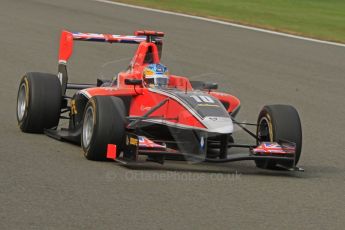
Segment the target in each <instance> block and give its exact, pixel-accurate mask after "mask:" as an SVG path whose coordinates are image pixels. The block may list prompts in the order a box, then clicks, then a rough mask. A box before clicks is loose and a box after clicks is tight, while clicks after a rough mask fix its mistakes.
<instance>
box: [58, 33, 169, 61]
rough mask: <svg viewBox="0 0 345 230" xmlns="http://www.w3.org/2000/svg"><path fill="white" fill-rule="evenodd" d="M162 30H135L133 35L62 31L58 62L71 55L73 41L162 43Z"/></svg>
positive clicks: (65, 59)
mask: <svg viewBox="0 0 345 230" xmlns="http://www.w3.org/2000/svg"><path fill="white" fill-rule="evenodd" d="M161 37H164V33H163V32H156V31H148V30H143V31H136V32H135V33H134V35H115V34H95V33H81V32H69V31H66V30H64V31H62V33H61V38H60V50H59V64H60V63H62V64H66V63H67V61H68V59H69V58H70V57H71V55H72V51H73V41H91V42H109V43H127V44H139V43H141V42H145V41H147V42H155V43H160V44H161V43H162V40H161Z"/></svg>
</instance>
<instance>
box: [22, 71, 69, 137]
mask: <svg viewBox="0 0 345 230" xmlns="http://www.w3.org/2000/svg"><path fill="white" fill-rule="evenodd" d="M61 98H62V96H61V84H60V81H59V79H58V77H57V76H56V75H54V74H49V73H37V72H32V73H26V74H25V75H24V76H23V78H22V79H21V81H20V85H19V89H18V96H17V121H18V125H19V127H20V129H21V130H22V131H23V132H28V133H42V132H43V131H44V129H48V128H53V127H56V126H57V125H58V124H59V119H60V109H61Z"/></svg>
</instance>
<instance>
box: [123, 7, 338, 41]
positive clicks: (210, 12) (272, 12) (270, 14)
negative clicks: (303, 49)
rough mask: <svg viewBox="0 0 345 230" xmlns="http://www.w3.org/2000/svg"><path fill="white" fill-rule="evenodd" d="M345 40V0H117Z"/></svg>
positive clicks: (312, 35) (317, 36) (272, 28)
mask: <svg viewBox="0 0 345 230" xmlns="http://www.w3.org/2000/svg"><path fill="white" fill-rule="evenodd" d="M117 1H118V2H125V3H130V4H136V5H141V6H147V7H153V8H157V9H164V10H169V11H175V12H182V13H187V14H191V15H198V16H204V17H208V18H215V19H221V20H224V21H230V22H235V23H239V24H244V25H251V26H256V27H260V28H266V29H270V30H275V31H282V32H287V33H291V34H297V35H304V36H308V37H312V38H319V39H324V40H329V41H336V42H342V43H345V0H117Z"/></svg>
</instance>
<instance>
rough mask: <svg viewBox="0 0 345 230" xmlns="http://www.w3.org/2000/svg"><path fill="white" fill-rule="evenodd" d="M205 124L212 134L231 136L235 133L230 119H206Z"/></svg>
mask: <svg viewBox="0 0 345 230" xmlns="http://www.w3.org/2000/svg"><path fill="white" fill-rule="evenodd" d="M203 124H204V125H205V126H206V127H207V129H208V130H209V132H212V133H221V134H229V133H232V132H233V131H234V125H233V123H232V120H231V118H230V117H205V118H204V120H203Z"/></svg>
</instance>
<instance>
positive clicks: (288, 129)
mask: <svg viewBox="0 0 345 230" xmlns="http://www.w3.org/2000/svg"><path fill="white" fill-rule="evenodd" d="M256 134H257V136H258V143H257V144H259V143H260V142H264V141H268V142H278V141H279V140H287V141H290V142H294V143H295V144H296V153H295V165H297V163H298V161H299V158H300V156H301V150H302V128H301V121H300V118H299V115H298V112H297V110H296V109H295V108H294V107H292V106H290V105H267V106H265V107H264V108H263V109H262V110H261V112H260V114H259V117H258V126H257V133H256ZM255 163H256V166H257V167H259V168H264V169H275V168H276V165H277V164H280V165H283V166H286V167H292V166H293V165H291V164H287V163H286V162H279V160H256V161H255Z"/></svg>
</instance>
